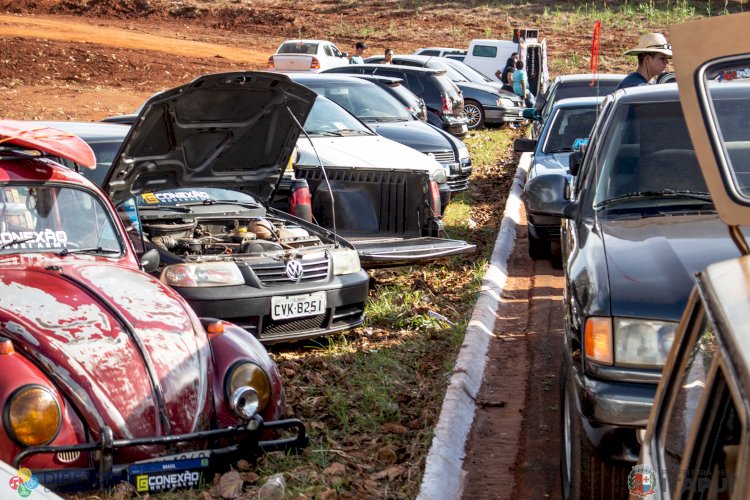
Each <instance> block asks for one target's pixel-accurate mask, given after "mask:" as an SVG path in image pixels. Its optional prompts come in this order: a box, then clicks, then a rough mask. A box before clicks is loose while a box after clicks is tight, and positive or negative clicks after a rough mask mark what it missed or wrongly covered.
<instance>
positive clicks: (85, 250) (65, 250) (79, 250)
mask: <svg viewBox="0 0 750 500" xmlns="http://www.w3.org/2000/svg"><path fill="white" fill-rule="evenodd" d="M76 253H116V254H119V253H120V250H110V249H104V248H102V247H95V248H94V247H91V248H74V249H73V250H71V249H69V248H63V249H62V250H61V251H60V253H59V254H58V255H59V256H60V257H64V256H65V255H72V254H76Z"/></svg>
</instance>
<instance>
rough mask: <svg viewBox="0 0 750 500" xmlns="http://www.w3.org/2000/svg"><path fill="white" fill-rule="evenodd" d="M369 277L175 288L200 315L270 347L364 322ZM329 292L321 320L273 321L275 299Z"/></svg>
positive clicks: (308, 317)
mask: <svg viewBox="0 0 750 500" xmlns="http://www.w3.org/2000/svg"><path fill="white" fill-rule="evenodd" d="M369 282H370V280H369V277H368V276H367V273H366V272H365V271H363V270H361V269H360V270H359V271H358V272H356V273H351V274H346V275H343V276H334V277H333V278H332V279H331V280H330V281H325V282H323V283H316V282H310V283H300V284H298V285H293V286H278V287H274V286H268V287H262V288H254V287H250V286H246V285H240V286H227V287H211V288H209V287H206V288H178V287H175V289H176V290H177V291H178V292H179V293H180V294H181V295H182V296H183V297H185V299H186V300H187V301H188V303H189V304H190V306H191V307H192V308H193V309H194V310H195V312H196V313H197V314H198V316H200V317H211V318H219V319H223V320H227V321H230V322H232V323H234V324H236V325H237V326H239V327H241V328H244V329H246V330H248V331H249V332H251V333H252V334H253V335H255V336H256V337H257V338H258V339H259V340H260V341H261V342H263V343H265V344H271V343H275V342H285V341H291V340H303V339H308V338H313V337H320V336H322V335H328V334H331V333H335V332H339V331H344V330H348V329H350V328H354V327H355V326H358V325H360V324H362V322H363V321H364V308H365V301H366V299H367V291H368V286H369ZM319 291H324V292H325V294H326V310H325V312H324V313H323V314H319V315H316V316H303V317H300V318H293V319H284V320H274V319H273V317H272V316H271V297H273V296H279V295H287V296H293V295H304V294H308V293H312V292H319Z"/></svg>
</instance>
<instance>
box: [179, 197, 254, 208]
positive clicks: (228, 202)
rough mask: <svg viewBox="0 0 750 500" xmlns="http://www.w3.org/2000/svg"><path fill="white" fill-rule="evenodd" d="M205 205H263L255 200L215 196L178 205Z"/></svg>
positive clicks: (183, 206)
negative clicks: (217, 197) (227, 198)
mask: <svg viewBox="0 0 750 500" xmlns="http://www.w3.org/2000/svg"><path fill="white" fill-rule="evenodd" d="M205 205H239V206H242V207H251V208H258V207H260V206H261V205H260V204H259V203H256V202H253V201H240V200H214V199H213V198H211V199H208V200H203V201H191V202H189V203H180V204H179V205H177V206H178V207H182V208H187V207H198V206H205Z"/></svg>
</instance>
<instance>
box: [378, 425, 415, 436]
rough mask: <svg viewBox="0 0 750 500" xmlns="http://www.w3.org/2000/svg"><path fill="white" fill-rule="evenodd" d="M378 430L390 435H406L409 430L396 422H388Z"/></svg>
mask: <svg viewBox="0 0 750 500" xmlns="http://www.w3.org/2000/svg"><path fill="white" fill-rule="evenodd" d="M380 430H382V431H383V432H388V433H391V434H406V433H407V432H409V429H407V428H406V427H405V426H403V425H401V424H399V423H398V422H388V423H387V424H383V425H381V426H380Z"/></svg>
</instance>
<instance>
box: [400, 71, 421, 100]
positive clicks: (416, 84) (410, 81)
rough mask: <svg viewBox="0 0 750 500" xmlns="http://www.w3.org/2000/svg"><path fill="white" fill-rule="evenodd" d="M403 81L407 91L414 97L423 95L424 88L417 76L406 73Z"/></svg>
mask: <svg viewBox="0 0 750 500" xmlns="http://www.w3.org/2000/svg"><path fill="white" fill-rule="evenodd" d="M402 76H405V77H406V78H405V81H406V85H407V87H409V90H410V91H411V92H413V93H414V94H415V95H418V96H421V95H423V94H424V93H425V87H424V85H423V84H422V79H421V78H419V76H417V75H415V74H413V73H406V75H403V74H402Z"/></svg>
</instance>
